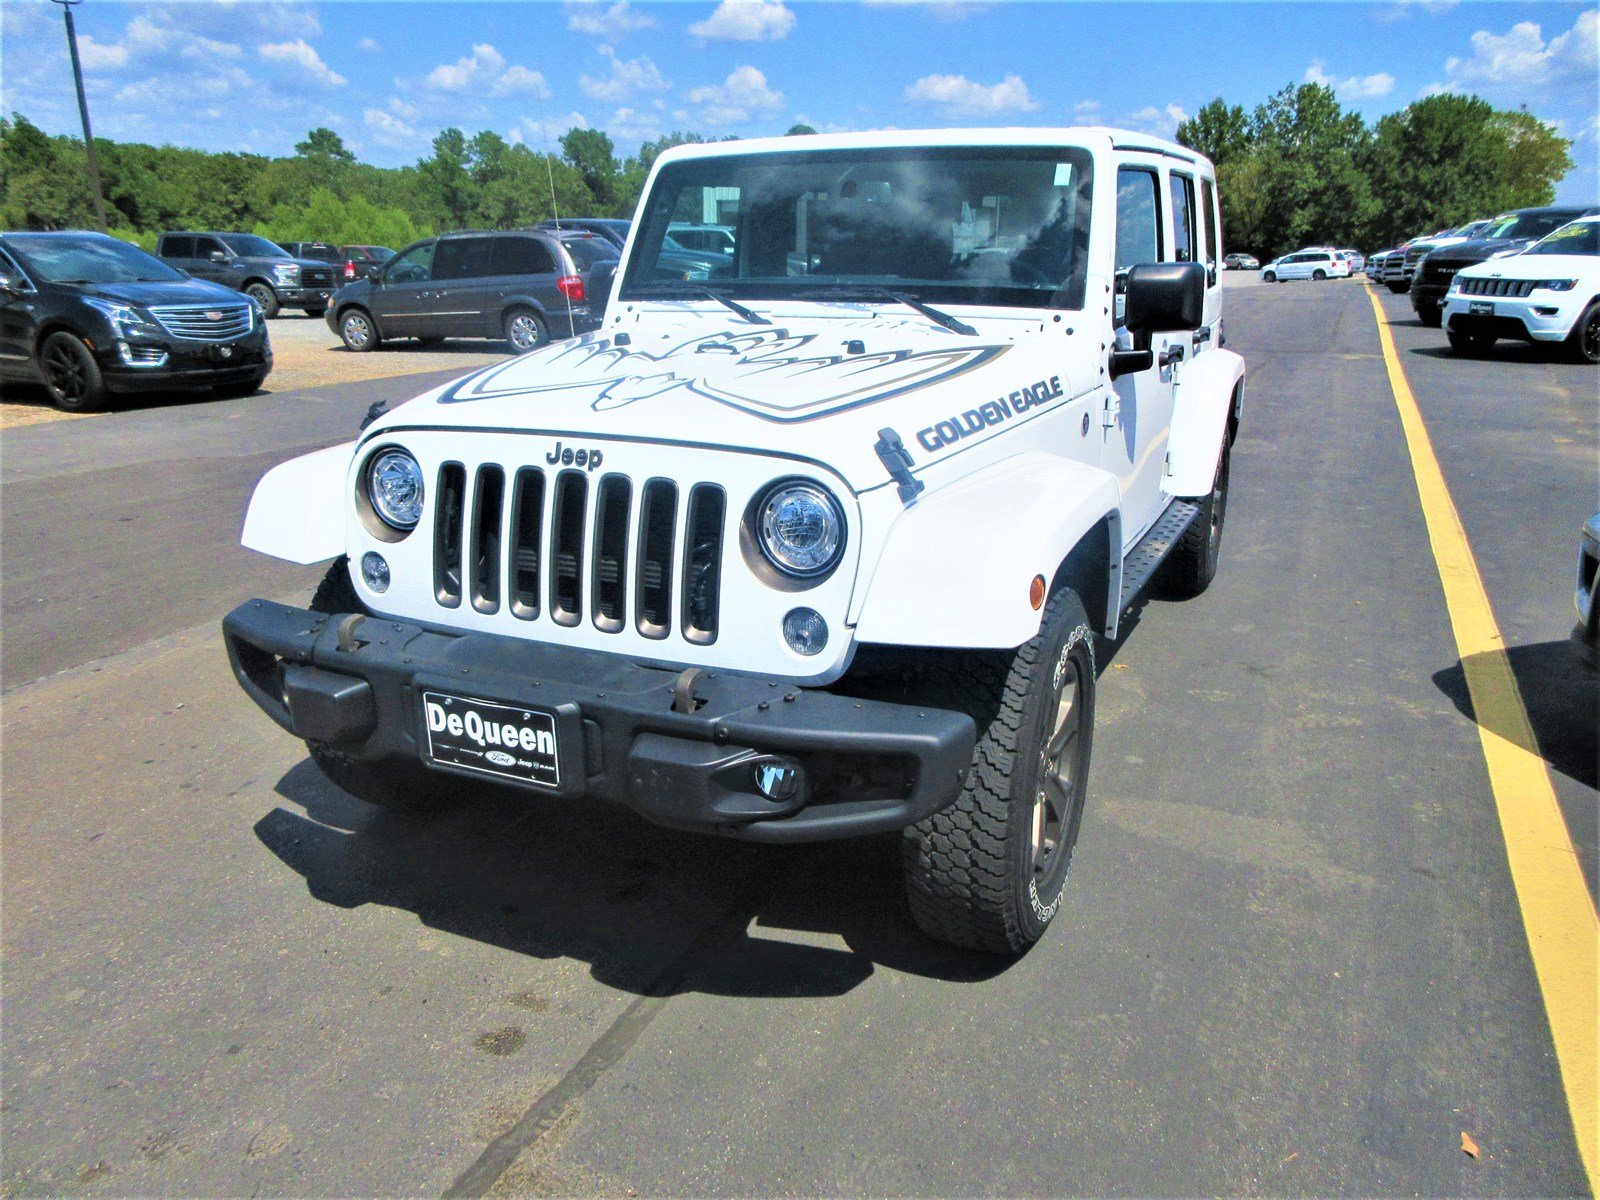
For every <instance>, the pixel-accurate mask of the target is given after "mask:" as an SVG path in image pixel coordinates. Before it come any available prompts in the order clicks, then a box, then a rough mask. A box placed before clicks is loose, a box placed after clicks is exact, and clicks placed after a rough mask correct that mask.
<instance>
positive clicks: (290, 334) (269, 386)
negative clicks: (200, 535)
mask: <svg viewBox="0 0 1600 1200" xmlns="http://www.w3.org/2000/svg"><path fill="white" fill-rule="evenodd" d="M269 332H270V333H271V336H272V352H273V356H274V360H275V361H274V363H273V368H272V374H271V375H269V376H268V377H267V382H266V386H265V388H263V389H262V390H263V392H295V391H300V390H302V389H305V388H315V387H326V386H328V385H329V384H340V383H356V382H360V381H362V380H367V379H390V378H393V377H395V376H398V375H421V374H425V373H427V372H430V371H448V370H453V369H456V368H459V369H460V370H461V372H462V374H465V373H466V372H468V371H471V370H473V369H475V368H477V367H482V366H487V365H488V364H490V363H495V362H499V361H500V360H501V359H503V358H504V357H505V356H506V348H505V345H504V343H501V342H485V341H467V340H453V341H447V342H444V343H442V344H441V345H438V346H432V347H429V348H428V349H427V350H423V349H422V348H421V347H420V346H419V345H418V343H416V342H413V341H403V342H396V343H394V344H393V345H392V346H385V347H384V348H383V349H381V350H375V351H373V352H372V353H370V354H352V353H351V352H350V351H348V350H346V349H345V348H344V344H343V343H342V342H340V340H339V338H338V337H337V336H336V335H335V334H334V333H333V332H332V331H331V330H329V328H328V324H327V322H326V321H324V320H323V319H322V318H321V317H308V316H306V315H305V314H303V313H298V312H297V313H285V314H284V315H282V316H279V317H274V318H273V320H272V324H271V326H270V327H269ZM258 394H259V393H258ZM188 398H189V396H188V395H187V394H184V393H165V392H162V393H156V394H152V395H148V396H120V397H117V398H116V399H115V400H114V401H113V405H114V407H116V408H119V409H124V410H126V409H132V408H161V407H166V406H167V405H171V404H182V403H185V402H186V400H187V399H188ZM97 415H99V414H95V413H82V414H71V413H64V412H60V411H58V410H57V409H56V408H54V407H53V406H52V405H51V403H50V399H49V397H48V396H47V395H46V394H45V391H44V389H43V388H42V387H28V386H18V385H12V384H8V385H6V387H5V389H4V394H3V396H0V430H6V429H17V428H21V427H22V426H25V425H38V424H42V423H44V422H49V421H64V420H75V419H78V418H79V417H89V416H97Z"/></svg>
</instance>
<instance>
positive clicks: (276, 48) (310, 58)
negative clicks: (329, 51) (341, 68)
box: [256, 38, 345, 87]
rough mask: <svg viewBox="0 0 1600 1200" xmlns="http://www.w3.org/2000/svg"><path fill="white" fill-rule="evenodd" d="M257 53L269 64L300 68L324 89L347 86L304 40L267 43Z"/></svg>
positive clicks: (258, 47)
mask: <svg viewBox="0 0 1600 1200" xmlns="http://www.w3.org/2000/svg"><path fill="white" fill-rule="evenodd" d="M256 53H257V54H259V55H261V57H262V58H264V59H266V60H267V61H268V62H278V63H288V64H290V65H292V66H296V67H299V68H300V69H301V70H302V71H304V72H305V73H306V74H307V75H309V76H311V78H312V79H315V80H316V81H317V82H318V83H320V84H322V85H323V86H324V87H343V86H344V85H345V77H344V76H343V75H341V74H339V73H338V72H337V71H335V70H333V69H331V68H330V67H329V66H328V64H327V63H325V62H323V61H322V55H320V54H318V53H317V52H316V51H315V50H314V49H312V48H311V45H310V43H308V42H307V41H306V40H305V39H304V38H296V39H295V40H294V41H292V42H266V43H264V44H262V45H260V46H257V47H256Z"/></svg>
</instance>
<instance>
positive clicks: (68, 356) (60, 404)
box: [39, 332, 106, 412]
mask: <svg viewBox="0 0 1600 1200" xmlns="http://www.w3.org/2000/svg"><path fill="white" fill-rule="evenodd" d="M39 366H40V367H41V368H43V371H44V383H45V387H46V388H48V389H49V391H50V400H51V402H52V403H53V404H54V405H55V406H56V407H57V408H59V409H60V410H61V411H62V412H93V411H94V410H95V409H97V408H100V407H102V406H103V405H104V404H105V402H106V381H105V379H104V378H103V377H102V376H101V374H100V364H99V363H98V362H96V361H95V357H94V353H93V351H91V350H90V349H89V347H88V346H85V345H84V344H83V342H82V340H80V339H79V338H77V337H74V336H73V335H72V334H70V333H66V332H60V333H52V334H51V335H50V336H49V337H47V338H45V340H44V345H43V346H41V347H39Z"/></svg>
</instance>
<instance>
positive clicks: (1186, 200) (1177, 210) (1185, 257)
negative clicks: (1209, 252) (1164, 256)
mask: <svg viewBox="0 0 1600 1200" xmlns="http://www.w3.org/2000/svg"><path fill="white" fill-rule="evenodd" d="M1167 188H1168V191H1169V192H1170V194H1171V196H1172V257H1173V260H1174V261H1176V262H1198V261H1199V257H1198V255H1197V254H1196V253H1195V250H1196V239H1195V229H1194V180H1193V179H1190V178H1189V177H1188V176H1187V175H1170V176H1168V178H1167Z"/></svg>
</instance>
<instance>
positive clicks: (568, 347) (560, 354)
mask: <svg viewBox="0 0 1600 1200" xmlns="http://www.w3.org/2000/svg"><path fill="white" fill-rule="evenodd" d="M730 318H731V314H730ZM774 321H775V323H774V324H773V325H770V326H768V325H753V324H748V323H746V322H743V321H740V320H738V319H737V318H731V319H730V320H728V321H723V320H721V319H720V318H717V317H708V316H707V315H700V316H697V317H695V318H694V319H690V320H685V319H682V318H681V317H676V316H674V318H669V319H660V318H657V317H654V316H652V317H648V318H646V319H644V320H641V321H640V323H638V324H636V325H633V326H630V327H628V328H627V330H626V331H625V332H622V331H619V330H618V329H617V328H616V327H614V326H613V327H612V328H611V329H609V330H607V331H606V332H605V333H602V334H590V335H588V336H586V337H582V338H578V339H575V340H572V341H568V342H561V343H557V344H555V345H552V346H548V347H546V348H544V349H543V350H539V351H536V352H534V353H532V354H527V355H524V356H522V357H520V358H514V359H511V360H510V361H508V362H504V363H499V364H496V365H495V366H492V367H489V368H487V369H485V370H483V371H479V372H477V373H476V374H473V375H469V376H467V377H465V378H464V379H460V380H457V381H456V382H454V383H452V384H449V385H448V386H446V387H444V388H442V389H440V390H438V391H435V392H430V393H428V394H426V395H424V396H421V397H418V398H417V399H416V400H414V401H412V402H411V403H409V404H406V405H405V406H404V407H402V408H400V409H397V410H395V411H394V412H392V413H389V414H388V415H387V416H385V417H383V418H381V419H380V421H379V422H378V423H377V424H375V425H374V426H373V427H372V428H371V429H370V430H369V431H368V437H369V438H370V437H371V436H373V435H375V434H378V433H380V432H384V431H399V430H403V429H406V428H415V427H439V426H444V427H448V428H452V429H473V428H480V429H486V430H495V431H501V432H510V431H517V432H530V433H536V434H544V435H549V436H555V437H562V438H568V439H580V438H583V437H585V436H590V437H596V438H607V439H616V438H620V439H629V440H643V441H662V442H676V443H697V444H702V445H708V446H717V447H728V448H731V449H737V450H750V451H755V452H758V453H759V452H768V453H776V454H787V455H793V456H797V457H801V458H806V459H811V460H815V461H820V462H823V463H825V464H827V465H828V466H830V467H831V468H833V469H834V470H835V471H837V472H838V473H839V474H840V475H841V476H843V477H844V479H845V480H846V481H847V482H848V483H849V484H850V485H851V487H853V488H855V489H856V490H858V491H859V490H862V489H865V488H869V487H875V486H877V485H879V484H884V483H887V482H889V474H888V471H887V469H886V468H885V467H884V465H883V463H882V461H880V459H879V458H878V455H877V452H876V451H875V449H874V446H875V445H876V443H877V441H878V435H879V431H880V430H882V429H885V428H892V429H894V430H895V431H896V432H897V433H898V434H899V436H900V438H901V441H902V442H903V443H904V445H905V447H906V449H907V450H909V451H910V453H911V456H912V458H913V460H914V463H915V465H914V467H913V469H914V470H919V469H921V468H922V467H925V466H927V465H928V463H929V462H930V461H932V460H933V459H934V458H935V457H936V456H937V457H943V456H945V455H948V454H951V453H955V452H958V451H959V450H961V449H965V448H968V447H969V446H971V445H973V444H975V443H976V442H977V441H979V440H981V438H977V437H963V438H962V439H960V440H958V439H956V438H951V439H950V441H951V442H953V443H955V444H953V445H949V446H944V447H942V448H941V449H940V450H939V451H937V452H936V453H930V452H928V451H927V450H926V449H925V448H924V446H923V445H921V444H919V442H918V440H917V434H918V432H919V431H920V430H923V429H927V428H930V427H932V426H934V425H936V424H937V423H939V422H941V421H956V422H961V421H962V420H963V417H964V416H967V417H969V418H970V419H969V420H967V421H966V425H967V426H970V427H971V429H970V432H971V433H979V432H981V431H984V430H986V429H987V428H988V427H989V426H991V425H995V426H998V425H1000V424H1003V423H1006V422H1008V421H1010V420H1012V419H1014V418H1015V417H1016V416H1018V415H1020V414H1021V413H1022V412H1024V411H1026V410H1027V409H1029V408H1031V407H1034V406H1036V405H1038V404H1043V403H1055V402H1059V401H1058V398H1059V397H1071V396H1073V395H1075V394H1076V392H1077V391H1078V390H1080V389H1079V388H1074V386H1073V381H1072V380H1071V379H1069V378H1068V364H1069V363H1070V361H1071V360H1072V358H1073V356H1072V355H1070V354H1068V353H1065V352H1066V351H1068V350H1070V349H1071V346H1070V343H1069V344H1065V345H1063V344H1052V346H1051V351H1052V352H1051V353H1050V355H1049V358H1048V360H1047V359H1046V357H1045V355H1044V354H1043V353H1042V351H1041V350H1036V349H1034V348H1033V346H1029V345H1023V344H1019V339H1020V338H1021V337H1022V335H1023V334H1030V335H1032V336H1030V337H1029V338H1028V341H1029V342H1031V343H1034V344H1038V343H1039V342H1040V341H1041V340H1042V339H1041V337H1040V333H1041V329H1042V325H1041V322H1040V320H1039V319H1038V318H1037V317H1035V318H1032V319H1016V318H1000V319H992V320H991V319H984V320H982V321H981V322H980V329H979V334H978V336H976V337H971V336H965V335H960V334H955V333H952V332H950V331H947V330H945V329H943V328H941V327H939V326H937V325H935V324H933V323H932V322H931V321H928V320H926V319H924V318H922V317H920V316H912V317H910V318H909V319H905V320H902V319H899V318H898V317H895V318H888V317H885V316H878V317H875V318H872V319H866V318H860V317H857V318H837V317H835V318H820V319H818V318H810V319H795V318H791V317H787V316H775V317H774ZM1051 328H1052V329H1061V332H1062V335H1063V336H1062V340H1063V341H1065V339H1066V337H1067V336H1070V335H1068V334H1067V333H1066V330H1065V328H1063V327H1059V326H1052V327H1051ZM619 342H621V344H619ZM1052 343H1054V339H1052ZM1024 390H1027V393H1028V394H1027V395H1026V397H1025V398H1023V399H1022V400H1021V402H1020V404H1019V402H1018V399H1017V397H1015V396H1013V395H1012V394H1013V393H1017V392H1020V391H1024ZM1008 397H1009V399H1008ZM997 400H999V401H1004V404H1002V405H996V404H995V403H994V402H995V401H997ZM981 409H986V410H987V411H977V410H981ZM1002 409H1003V410H1004V411H1003V412H1002Z"/></svg>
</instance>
